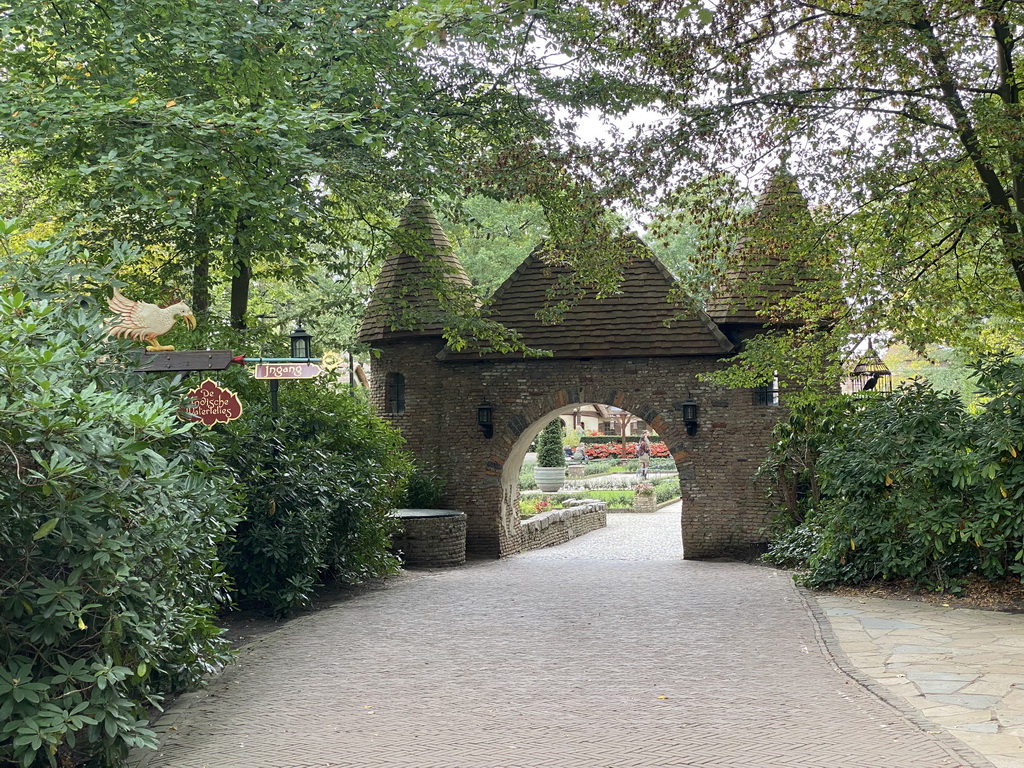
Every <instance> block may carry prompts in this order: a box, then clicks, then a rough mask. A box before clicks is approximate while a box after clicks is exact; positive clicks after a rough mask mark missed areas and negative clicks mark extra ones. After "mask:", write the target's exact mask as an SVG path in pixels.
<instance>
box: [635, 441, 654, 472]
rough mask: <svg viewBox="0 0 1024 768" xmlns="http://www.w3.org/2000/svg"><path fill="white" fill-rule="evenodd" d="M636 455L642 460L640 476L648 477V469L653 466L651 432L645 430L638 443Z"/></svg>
mask: <svg viewBox="0 0 1024 768" xmlns="http://www.w3.org/2000/svg"><path fill="white" fill-rule="evenodd" d="M636 457H637V459H639V460H640V469H639V472H640V477H641V478H642V479H644V480H646V479H647V470H648V468H649V467H650V466H651V433H650V431H649V430H646V429H645V430H644V433H643V435H642V436H641V437H640V442H639V443H637V444H636Z"/></svg>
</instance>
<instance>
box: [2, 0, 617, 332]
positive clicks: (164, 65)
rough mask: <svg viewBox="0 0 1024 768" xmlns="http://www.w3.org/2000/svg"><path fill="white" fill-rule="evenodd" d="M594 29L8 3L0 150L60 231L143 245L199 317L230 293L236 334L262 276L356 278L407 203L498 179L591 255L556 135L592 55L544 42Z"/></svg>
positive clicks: (405, 15)
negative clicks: (184, 290)
mask: <svg viewBox="0 0 1024 768" xmlns="http://www.w3.org/2000/svg"><path fill="white" fill-rule="evenodd" d="M585 22H586V16H585V15H584V16H580V14H579V13H578V12H577V11H574V10H572V9H564V8H562V7H561V4H558V3H554V2H543V3H536V2H533V1H532V0H530V1H529V2H526V1H521V0H512V1H511V2H506V3H501V4H499V5H497V6H495V5H494V4H492V3H485V2H475V1H471V0H464V2H460V3H456V4H451V3H447V2H445V3H440V2H436V3H435V2H428V3H416V4H398V5H393V6H387V7H386V6H382V5H381V4H379V3H372V2H369V0H348V1H347V2H345V3H342V4H335V5H332V6H329V7H327V6H323V5H322V4H318V3H315V2H311V0H294V1H293V2H289V3H287V4H280V3H262V2H260V3H249V2H242V1H241V0H227V1H226V2H219V1H218V2H212V1H206V0H203V1H202V2H199V3H193V4H185V5H183V4H181V3H173V2H168V1H167V0H145V2H141V3H137V2H136V3H127V2H123V1H122V0H111V1H109V2H108V1H107V0H104V2H100V3H88V4H80V3H72V2H57V3H56V4H54V3H44V2H35V1H33V2H27V3H18V4H13V5H12V4H7V5H6V6H0V69H2V70H3V71H4V72H5V73H7V74H5V76H4V78H2V79H0V136H2V137H3V138H2V143H0V149H2V150H4V151H6V153H7V154H8V155H13V154H18V155H19V157H20V159H21V160H22V161H23V162H24V164H25V167H26V169H27V172H28V173H30V174H33V175H36V176H38V177H39V178H40V179H43V180H44V183H45V186H46V188H47V191H48V193H49V194H50V195H51V196H52V198H53V200H54V204H55V205H56V206H57V211H58V214H59V216H60V217H61V219H62V220H65V221H72V220H73V221H76V222H77V226H78V227H79V228H80V229H82V230H88V231H89V233H90V237H91V238H92V239H94V240H95V241H97V242H106V243H109V242H113V241H115V240H131V241H134V242H137V243H139V244H142V245H145V246H147V248H148V249H149V251H150V253H151V254H152V257H153V260H154V261H155V262H156V265H157V266H158V267H159V268H158V269H157V270H155V271H157V272H158V273H159V274H160V276H161V280H160V281H159V282H162V283H168V282H170V281H176V282H177V286H178V287H188V288H189V289H190V293H191V303H192V308H193V309H194V310H195V311H196V312H197V313H198V314H200V315H205V314H206V313H207V311H208V310H209V309H210V308H211V307H212V306H213V305H214V304H215V302H216V301H217V300H218V297H219V296H220V295H221V293H222V291H226V293H227V297H228V299H229V304H230V319H231V323H232V325H233V326H235V327H236V328H241V327H243V326H245V325H246V323H247V315H248V314H249V300H250V296H251V282H252V280H253V279H254V277H256V278H259V277H278V278H280V277H291V278H297V277H299V276H301V275H302V274H304V273H305V272H306V270H307V268H308V266H309V264H311V263H320V264H322V265H323V266H324V267H325V268H326V269H327V270H328V271H329V272H330V273H333V274H341V275H351V274H353V273H355V272H356V271H358V269H359V268H360V267H361V266H362V265H363V261H364V259H365V258H366V257H367V256H368V257H369V258H370V259H371V260H379V259H380V258H381V256H382V254H383V253H384V250H385V249H384V248H382V247H381V246H382V245H383V244H386V243H387V241H388V240H389V236H390V234H391V232H392V230H393V227H394V220H393V216H394V214H395V212H396V211H397V210H399V209H400V208H401V207H402V204H403V202H404V200H405V199H407V196H408V195H423V194H428V193H429V194H439V193H448V194H449V195H450V196H456V195H461V194H462V193H463V191H464V189H465V188H466V187H467V185H468V186H480V185H481V184H482V183H483V182H482V180H481V178H480V177H479V176H480V175H481V174H482V175H487V176H488V177H489V178H491V179H494V180H495V181H496V182H497V183H501V184H503V185H504V184H506V182H508V181H509V180H514V181H515V182H516V183H515V185H514V187H513V186H508V187H507V189H506V192H507V194H508V195H511V196H517V195H525V194H533V195H535V196H537V198H538V199H539V200H541V202H542V204H543V205H544V207H545V210H546V211H547V212H548V214H549V216H552V217H555V218H556V219H557V220H558V221H559V222H560V226H559V227H556V228H555V231H556V232H557V233H559V235H560V236H561V237H562V238H563V239H565V240H567V241H568V240H575V241H576V242H579V243H580V244H581V246H580V247H582V246H583V245H585V244H586V243H585V241H586V239H587V237H588V234H587V233H588V230H587V228H586V226H585V225H584V224H582V222H584V221H585V219H586V218H587V216H588V215H590V214H595V215H596V214H597V213H599V212H600V202H601V200H600V196H599V195H594V194H591V193H590V192H588V190H589V185H588V184H586V183H585V182H584V180H585V174H584V173H582V172H577V170H576V168H575V167H574V164H573V162H572V158H571V154H570V153H568V152H566V151H565V145H564V142H560V141H558V140H556V138H559V137H561V138H564V137H565V136H566V127H565V125H564V123H565V122H566V121H567V120H570V119H571V115H572V114H574V113H578V112H579V111H581V110H583V109H587V108H589V106H590V105H591V104H592V103H593V102H594V99H595V96H596V94H597V93H598V92H597V91H586V90H585V89H582V88H580V87H577V86H575V85H574V84H573V83H574V82H575V80H574V79H573V74H574V73H576V72H580V71H582V70H583V69H585V68H588V67H591V65H590V63H589V62H588V61H587V58H586V56H585V55H582V54H583V53H584V49H586V48H587V47H589V46H590V45H592V42H588V43H584V44H581V48H580V53H581V55H578V56H577V55H570V56H569V57H567V58H565V59H563V60H562V62H561V64H560V66H558V67H553V66H551V62H550V59H551V57H552V56H553V55H554V54H553V53H551V52H549V51H548V50H547V49H546V47H545V46H541V45H537V44H536V41H537V40H538V39H539V38H541V37H544V38H547V39H553V37H554V36H556V35H557V34H560V33H559V30H560V29H561V28H562V27H573V26H577V25H579V24H583V23H585ZM591 68H592V67H591ZM587 93H589V96H588V95H587ZM555 105H564V106H566V107H568V108H569V115H570V117H567V118H556V117H555V115H554V106H555ZM522 163H528V164H529V166H530V172H529V173H527V174H523V173H521V172H519V170H518V169H517V168H516V167H515V166H516V165H517V164H520V167H521V164H522ZM579 200H585V201H591V203H589V204H588V207H587V209H586V210H584V209H583V208H582V207H580V206H578V205H576V203H577V201H579ZM573 208H577V210H575V211H574V212H572V213H570V210H571V209H573ZM225 282H228V283H230V286H229V288H225V287H224V285H225ZM155 290H159V288H156V289H155ZM140 298H148V299H150V300H152V299H153V298H155V297H154V296H140ZM462 314H464V313H460V312H453V313H452V314H451V317H449V318H447V320H448V321H449V322H450V323H451V325H452V326H453V327H459V325H460V323H463V321H464V318H462ZM472 314H473V308H472V307H470V312H469V315H470V317H469V321H470V322H471V321H472V317H471V316H472ZM475 330H476V331H477V332H478V333H479V330H480V329H479V328H476V329H475Z"/></svg>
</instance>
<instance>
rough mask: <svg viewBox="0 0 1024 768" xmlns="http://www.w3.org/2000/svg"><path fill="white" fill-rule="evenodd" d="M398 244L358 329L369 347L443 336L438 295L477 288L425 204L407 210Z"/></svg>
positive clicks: (412, 204)
mask: <svg viewBox="0 0 1024 768" xmlns="http://www.w3.org/2000/svg"><path fill="white" fill-rule="evenodd" d="M395 241H396V244H395V247H394V250H393V251H392V253H391V255H390V256H388V258H387V260H386V261H385V262H384V265H383V267H382V268H381V272H380V277H379V278H378V279H377V284H376V285H375V286H374V289H373V293H372V294H371V295H370V302H369V304H368V305H367V307H366V311H365V312H364V314H363V322H362V324H361V325H360V327H359V340H360V341H361V342H363V343H364V344H368V343H373V342H378V341H383V340H397V339H403V338H411V337H420V336H440V335H441V334H442V332H443V331H444V322H443V316H444V313H443V311H442V309H441V305H440V302H439V300H438V295H439V293H440V292H442V291H452V290H456V291H457V290H465V291H469V290H471V289H472V285H471V283H470V280H469V277H467V276H466V271H465V270H464V269H463V267H462V263H461V262H460V261H459V260H458V258H457V257H456V256H455V252H454V251H453V250H452V245H451V243H450V242H449V241H448V237H447V236H446V235H445V233H444V230H442V229H441V224H440V223H439V222H438V220H437V215H436V214H435V213H434V211H433V209H432V208H431V206H430V204H429V203H428V202H427V201H426V200H420V199H414V200H412V201H410V202H409V204H408V205H407V206H406V207H405V210H404V211H403V212H402V218H401V222H400V223H399V225H398V230H397V232H396V234H395Z"/></svg>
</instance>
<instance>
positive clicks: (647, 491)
mask: <svg viewBox="0 0 1024 768" xmlns="http://www.w3.org/2000/svg"><path fill="white" fill-rule="evenodd" d="M634 490H635V491H636V492H637V493H638V494H639V495H641V496H653V495H654V486H653V485H651V484H650V483H637V485H636V488H634Z"/></svg>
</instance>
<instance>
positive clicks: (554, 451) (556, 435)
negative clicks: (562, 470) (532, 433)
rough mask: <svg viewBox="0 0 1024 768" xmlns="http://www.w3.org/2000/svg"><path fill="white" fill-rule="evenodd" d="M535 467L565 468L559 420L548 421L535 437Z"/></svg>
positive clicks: (560, 422)
mask: <svg viewBox="0 0 1024 768" xmlns="http://www.w3.org/2000/svg"><path fill="white" fill-rule="evenodd" d="M537 466H538V467H564V466H565V451H564V450H563V449H562V421H561V419H552V420H551V421H549V422H548V423H547V425H546V426H545V427H544V429H542V430H541V432H540V435H539V436H538V437H537Z"/></svg>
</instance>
